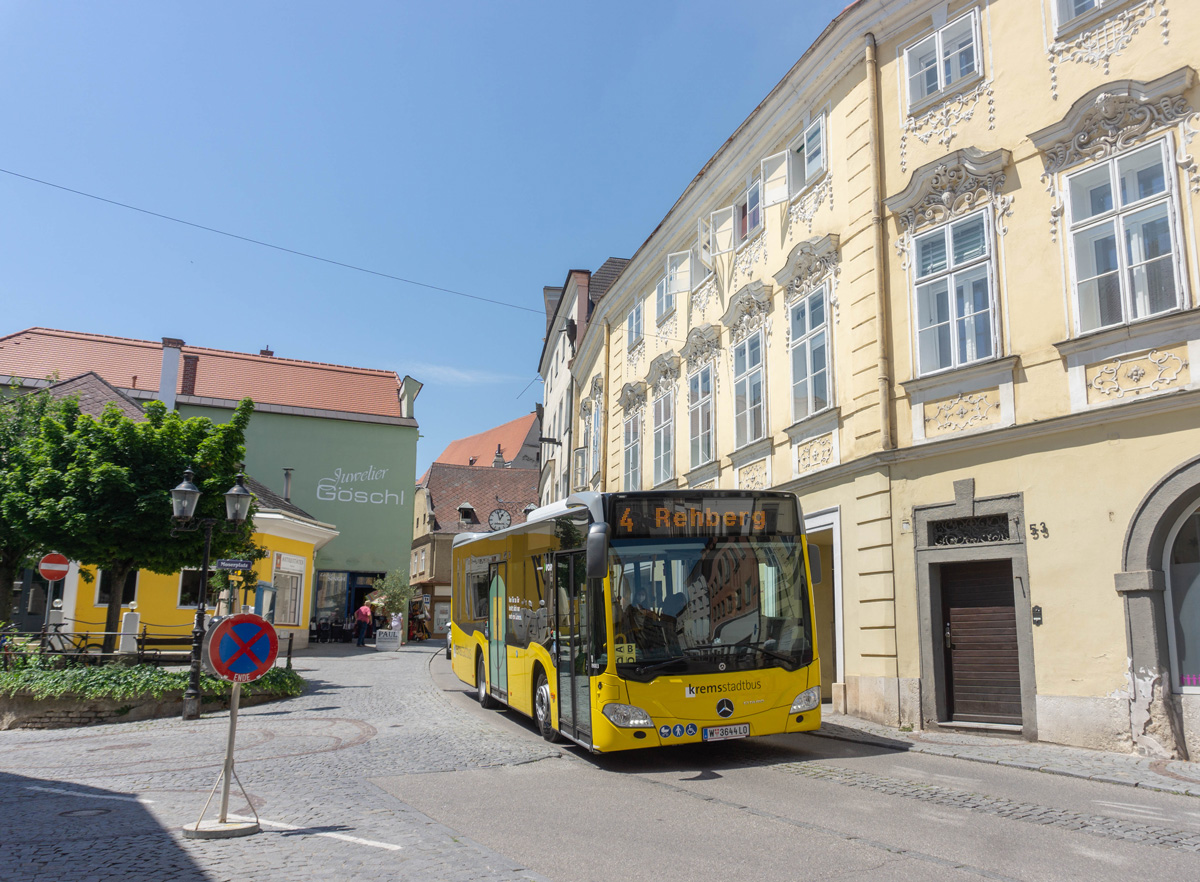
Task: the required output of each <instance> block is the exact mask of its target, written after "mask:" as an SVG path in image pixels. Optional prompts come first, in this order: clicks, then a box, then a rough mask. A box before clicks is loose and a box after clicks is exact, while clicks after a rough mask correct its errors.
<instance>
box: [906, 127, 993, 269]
mask: <svg viewBox="0 0 1200 882" xmlns="http://www.w3.org/2000/svg"><path fill="white" fill-rule="evenodd" d="M1011 162H1012V154H1011V153H1010V152H1009V151H1007V150H1004V149H1000V150H993V151H991V152H990V153H984V152H983V151H981V150H977V149H976V148H974V147H967V148H965V149H963V150H956V151H955V152H954V153H951V154H950V155H949V156H945V157H942V158H941V159H937V160H934V161H933V162H930V163H927V164H925V165H923V166H921V167H920V168H919V169H917V170H916V171H914V172H913V175H912V179H911V180H910V181H909V182H908V186H907V187H905V188H904V189H903V190H901V191H900V192H899V193H897V194H896V195H895V196H891V197H889V198H888V199H886V200H885V204H886V205H887V207H888V209H890V210H891V211H893V212H895V214H896V216H897V220H898V221H899V223H900V229H901V232H902V235H901V236H900V238H899V239H898V240H897V241H896V250H897V252H898V253H899V254H900V258H901V262H902V268H903V269H904V270H906V271H907V270H908V261H909V255H910V254H911V250H912V249H911V244H912V238H913V234H914V233H916V232H918V231H919V230H920V229H921V228H922V227H926V226H934V225H936V224H941V223H944V222H946V221H947V220H950V219H951V218H955V217H958V216H960V215H964V214H967V213H969V212H972V211H976V210H978V209H980V208H982V207H984V206H987V205H990V206H992V209H993V210H994V212H995V221H996V232H997V233H999V234H1000V235H1001V236H1003V235H1004V234H1005V233H1007V232H1008V227H1006V226H1005V225H1004V218H1006V217H1011V216H1012V203H1013V197H1012V196H1005V195H1003V194H1002V193H1001V192H1000V191H1001V190H1002V188H1003V187H1004V182H1005V180H1007V176H1006V175H1005V173H1004V171H1003V169H1005V168H1007V167H1008V165H1009V164H1010V163H1011Z"/></svg>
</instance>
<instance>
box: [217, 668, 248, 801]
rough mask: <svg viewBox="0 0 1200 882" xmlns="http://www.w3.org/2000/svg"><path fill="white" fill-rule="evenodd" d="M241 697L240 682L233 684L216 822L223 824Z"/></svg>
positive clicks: (231, 772) (231, 775) (231, 776)
mask: <svg viewBox="0 0 1200 882" xmlns="http://www.w3.org/2000/svg"><path fill="white" fill-rule="evenodd" d="M241 698H242V684H241V683H234V684H233V694H232V695H230V696H229V743H228V744H227V745H226V746H225V771H224V773H223V777H224V778H225V782H224V784H223V785H222V787H221V815H220V817H219V818H217V823H218V824H224V823H226V821H227V820H228V815H229V781H230V779H232V778H233V742H234V739H235V738H236V737H237V712H238V702H239V701H241Z"/></svg>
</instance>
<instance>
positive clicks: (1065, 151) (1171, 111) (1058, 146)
mask: <svg viewBox="0 0 1200 882" xmlns="http://www.w3.org/2000/svg"><path fill="white" fill-rule="evenodd" d="M1195 80H1196V72H1195V71H1194V70H1193V69H1192V68H1190V67H1181V68H1179V69H1178V70H1176V71H1172V72H1171V73H1169V74H1167V75H1166V76H1162V77H1159V78H1158V79H1157V80H1153V81H1151V82H1148V83H1143V82H1140V81H1138V80H1117V81H1116V82H1114V83H1108V84H1107V85H1104V86H1098V87H1097V88H1095V89H1092V90H1091V91H1090V92H1088V93H1087V94H1085V95H1084V96H1082V97H1081V98H1080V99H1079V100H1078V101H1076V102H1075V103H1074V104H1072V105H1071V109H1070V110H1068V111H1067V112H1066V114H1065V115H1064V116H1063V118H1062V120H1060V121H1059V122H1057V123H1055V124H1054V125H1051V126H1047V127H1046V128H1044V129H1040V130H1038V131H1036V132H1033V133H1032V134H1031V135H1030V136H1029V139H1030V140H1031V141H1032V142H1033V146H1034V147H1036V148H1037V149H1038V151H1039V152H1040V153H1041V154H1042V166H1043V169H1044V171H1043V172H1042V183H1044V184H1045V185H1046V192H1047V193H1049V194H1050V195H1051V196H1053V197H1054V207H1053V208H1052V209H1051V214H1050V234H1051V237H1052V238H1054V239H1055V240H1057V237H1058V222H1059V218H1061V217H1062V213H1063V210H1064V205H1063V197H1062V193H1061V191H1060V189H1059V174H1060V173H1061V172H1063V171H1066V170H1067V169H1070V168H1072V167H1074V166H1076V165H1079V164H1081V163H1084V162H1095V161H1098V160H1102V159H1108V158H1109V157H1110V156H1112V155H1113V154H1115V153H1120V152H1121V151H1123V150H1126V149H1128V148H1129V147H1132V146H1134V145H1135V144H1138V143H1140V142H1141V141H1143V140H1145V139H1146V138H1148V137H1150V136H1152V135H1155V134H1157V133H1159V132H1162V131H1165V130H1166V129H1169V128H1171V127H1172V126H1178V128H1179V133H1180V140H1179V149H1178V153H1177V155H1176V157H1175V161H1176V164H1177V165H1178V166H1179V167H1180V168H1181V169H1182V170H1183V171H1184V172H1186V174H1187V176H1188V182H1189V184H1190V186H1191V189H1192V192H1193V193H1200V169H1198V168H1197V165H1196V159H1195V157H1193V156H1192V155H1191V154H1190V153H1187V152H1186V151H1187V148H1188V147H1189V146H1190V145H1191V142H1192V139H1193V138H1194V137H1195V136H1196V133H1197V131H1198V129H1197V125H1196V123H1197V121H1198V120H1200V114H1197V112H1196V111H1195V110H1194V109H1193V108H1192V106H1191V105H1190V104H1189V103H1188V101H1187V99H1186V98H1185V97H1184V93H1185V92H1186V91H1187V90H1188V89H1190V88H1191V87H1192V84H1193V83H1194V82H1195Z"/></svg>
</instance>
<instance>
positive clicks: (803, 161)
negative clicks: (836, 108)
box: [787, 113, 829, 199]
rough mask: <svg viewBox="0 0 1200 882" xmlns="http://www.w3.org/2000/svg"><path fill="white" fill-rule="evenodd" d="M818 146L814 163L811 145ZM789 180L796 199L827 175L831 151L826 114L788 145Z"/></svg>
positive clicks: (816, 119)
mask: <svg viewBox="0 0 1200 882" xmlns="http://www.w3.org/2000/svg"><path fill="white" fill-rule="evenodd" d="M813 143H815V144H816V145H817V147H816V152H817V158H816V160H815V161H814V159H813V156H812V153H813V151H811V150H809V145H810V144H813ZM787 157H788V180H789V186H790V195H791V197H792V198H793V199H794V198H796V197H797V196H799V195H800V194H801V193H803V192H804V191H805V190H807V189H808V188H809V187H811V186H812V185H813V184H814V183H816V182H817V181H819V180H820V179H821V177H822V176H823V175H824V174H825V168H826V165H827V160H828V157H829V149H828V144H827V139H826V136H825V114H824V113H821V114H818V115H817V116H816V118H815V119H813V120H811V121H810V122H809V124H808V125H807V126H806V127H805V129H804V131H802V132H801V133H800V134H798V135H797V136H796V137H795V138H793V139H792V142H791V143H790V144H788V149H787Z"/></svg>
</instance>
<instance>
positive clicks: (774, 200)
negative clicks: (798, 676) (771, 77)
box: [568, 0, 1200, 756]
mask: <svg viewBox="0 0 1200 882" xmlns="http://www.w3.org/2000/svg"><path fill="white" fill-rule="evenodd" d="M1168 6H1169V7H1170V9H1169V11H1168ZM1197 67H1200V4H1196V3H1180V2H1174V3H1169V4H1168V3H1167V2H1166V0H1125V2H1121V0H1107V2H1104V0H991V2H983V0H976V2H959V0H952V2H949V3H947V2H924V0H919V2H908V3H895V2H881V0H860V2H857V3H854V4H852V5H850V6H849V7H847V8H846V9H845V10H844V11H843V12H842V13H841V14H840V15H839V16H838V17H837V18H836V19H835V20H834V21H833V22H832V23H831V24H830V25H829V26H828V27H827V28H826V30H825V31H824V32H823V33H822V35H821V36H820V38H819V39H818V40H817V42H816V43H815V44H814V45H813V46H812V47H810V48H809V50H808V51H807V52H806V53H805V54H804V55H803V57H801V58H800V60H799V61H798V62H797V63H796V64H795V66H794V67H793V68H792V69H791V70H790V71H789V72H788V73H787V75H786V76H785V77H784V78H783V80H782V81H781V82H780V83H779V84H778V85H777V86H776V87H775V88H774V89H773V90H772V91H771V93H770V94H769V95H767V97H766V98H765V99H764V100H763V102H762V103H761V104H760V105H759V106H758V107H757V108H755V109H754V111H753V112H752V113H751V115H750V116H749V117H748V118H747V119H746V121H745V122H744V123H743V124H742V125H741V126H740V127H739V128H738V129H737V131H735V132H734V133H733V134H732V135H731V137H730V138H729V140H728V142H727V143H726V144H725V145H724V146H723V147H722V148H721V150H720V151H719V152H718V153H717V154H716V155H715V156H713V157H712V158H711V159H710V160H709V162H708V163H707V164H706V165H705V166H704V167H703V168H702V169H700V171H699V172H698V174H697V175H696V176H695V178H694V180H693V181H692V182H691V183H690V184H689V185H688V187H687V188H686V190H685V191H684V192H683V194H682V195H681V196H680V197H679V199H678V201H677V202H676V203H675V205H674V206H673V207H672V208H671V210H670V211H669V213H668V214H667V216H666V217H665V218H663V219H662V221H661V223H660V224H658V225H657V226H655V224H654V222H653V220H651V219H648V221H647V223H646V228H647V230H653V232H652V233H651V234H650V236H649V238H648V239H647V240H646V241H645V243H644V244H643V245H642V246H641V247H640V248H639V250H638V251H637V253H636V254H635V255H634V256H633V258H632V260H631V261H630V262H629V263H628V265H627V266H625V267H624V269H623V270H622V271H621V272H620V274H619V276H618V277H617V278H616V280H615V281H614V282H613V283H612V285H611V287H610V288H609V289H608V290H607V292H606V293H605V294H604V296H603V298H602V299H600V300H599V302H597V303H596V304H595V308H594V312H593V313H592V314H591V316H590V318H589V320H588V321H587V325H586V329H581V330H580V331H579V343H578V347H577V349H576V351H575V353H574V358H573V361H572V362H571V365H570V384H571V390H570V391H571V395H570V397H569V399H568V400H570V401H571V402H572V414H571V418H572V420H573V425H572V427H571V436H572V437H573V439H574V442H573V443H572V448H573V450H572V460H571V462H572V469H571V485H572V489H575V490H582V489H598V490H610V491H611V490H621V489H631V488H642V489H650V488H689V487H697V488H708V487H720V488H746V487H756V488H766V487H773V488H782V489H789V490H794V491H795V492H796V493H798V494H799V496H800V499H801V501H802V503H803V506H804V510H805V513H806V518H807V527H808V529H809V531H810V533H811V535H812V537H813V538H814V540H815V541H816V543H817V544H819V545H820V546H821V547H822V556H823V559H824V560H825V561H826V565H825V567H824V580H823V581H822V582H821V583H820V584H819V585H818V586H817V589H818V606H819V610H820V619H821V621H820V622H819V629H818V634H819V639H820V653H821V658H822V661H823V680H824V683H823V685H824V688H825V693H826V697H827V699H832V702H833V705H834V708H835V709H836V710H843V711H846V712H848V713H851V714H855V715H859V716H861V717H865V718H868V719H872V720H876V721H881V722H885V723H889V724H892V725H912V726H915V727H925V728H932V727H966V728H983V729H990V730H1006V731H1013V732H1020V733H1022V734H1023V735H1024V736H1025V737H1026V738H1029V739H1041V740H1047V741H1055V742H1061V743H1068V744H1078V745H1088V746H1095V747H1105V748H1111V749H1126V750H1137V751H1140V752H1143V753H1147V754H1153V755H1161V756H1185V755H1187V754H1188V753H1189V751H1190V752H1191V754H1192V755H1193V756H1195V755H1200V547H1198V541H1200V397H1198V396H1200V392H1198V383H1197V379H1196V377H1195V376H1193V374H1192V372H1191V368H1192V362H1193V361H1196V360H1197V355H1198V354H1200V308H1198V306H1200V301H1198V299H1197V298H1198V297H1200V273H1198V254H1197V249H1196V238H1197V235H1196V234H1197V224H1198V223H1200V219H1198V217H1197V209H1198V208H1200V198H1198V197H1200V165H1198V164H1197V160H1196V158H1195V156H1196V153H1197V151H1200V141H1198V140H1196V136H1197V133H1198V132H1200V83H1197V74H1196V68H1197Z"/></svg>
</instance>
